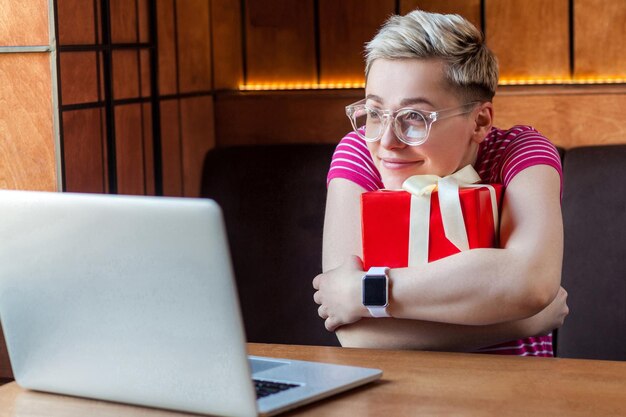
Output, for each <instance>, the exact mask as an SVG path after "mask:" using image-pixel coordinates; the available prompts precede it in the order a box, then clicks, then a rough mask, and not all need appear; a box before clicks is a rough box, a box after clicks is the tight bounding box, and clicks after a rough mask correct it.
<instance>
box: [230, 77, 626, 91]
mask: <svg viewBox="0 0 626 417" xmlns="http://www.w3.org/2000/svg"><path fill="white" fill-rule="evenodd" d="M586 84H594V85H596V84H626V78H617V77H612V78H573V79H572V78H528V79H523V78H520V79H502V80H500V81H499V82H498V85H586ZM352 88H365V83H364V82H337V83H321V84H316V83H276V82H274V83H258V84H241V85H239V90H241V91H279V90H341V89H352Z"/></svg>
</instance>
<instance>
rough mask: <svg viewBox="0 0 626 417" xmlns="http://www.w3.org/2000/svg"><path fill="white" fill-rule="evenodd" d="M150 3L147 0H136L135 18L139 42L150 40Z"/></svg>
mask: <svg viewBox="0 0 626 417" xmlns="http://www.w3.org/2000/svg"><path fill="white" fill-rule="evenodd" d="M149 17H150V4H149V1H148V0H137V20H138V21H139V42H141V43H146V42H150V19H149Z"/></svg>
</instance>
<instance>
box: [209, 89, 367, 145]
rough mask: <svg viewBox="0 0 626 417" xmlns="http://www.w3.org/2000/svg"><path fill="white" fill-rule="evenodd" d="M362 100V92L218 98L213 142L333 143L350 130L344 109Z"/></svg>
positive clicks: (256, 94) (243, 95)
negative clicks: (214, 139)
mask: <svg viewBox="0 0 626 417" xmlns="http://www.w3.org/2000/svg"><path fill="white" fill-rule="evenodd" d="M363 97H364V93H363V90H345V91H337V92H334V91H330V92H328V91H325V92H322V91H317V92H315V91H311V92H285V93H278V92H274V93H272V92H270V93H239V94H223V95H218V96H217V97H216V102H215V118H216V119H215V123H216V126H215V130H216V138H217V143H218V145H219V146H229V145H244V144H266V143H337V142H339V140H340V139H341V138H342V137H343V136H344V135H345V134H346V133H347V132H349V131H350V130H351V129H352V128H351V127H350V122H349V120H348V118H347V117H346V115H345V110H344V108H345V106H346V105H348V104H351V103H353V102H355V101H357V100H359V99H361V98H363Z"/></svg>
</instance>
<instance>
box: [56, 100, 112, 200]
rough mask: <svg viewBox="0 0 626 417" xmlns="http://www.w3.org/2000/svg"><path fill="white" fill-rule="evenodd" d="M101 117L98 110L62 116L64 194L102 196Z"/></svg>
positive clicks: (101, 111)
mask: <svg viewBox="0 0 626 417" xmlns="http://www.w3.org/2000/svg"><path fill="white" fill-rule="evenodd" d="M103 115H104V110H102V109H98V108H96V109H85V110H75V111H65V112H63V115H62V121H63V160H64V162H65V169H64V178H65V191H71V192H85V193H103V192H104V190H105V188H104V187H105V186H104V184H105V182H106V181H105V177H104V167H105V165H106V159H105V157H104V148H105V143H104V137H103V136H102V135H101V132H102V130H101V126H102V124H103V120H102V119H103Z"/></svg>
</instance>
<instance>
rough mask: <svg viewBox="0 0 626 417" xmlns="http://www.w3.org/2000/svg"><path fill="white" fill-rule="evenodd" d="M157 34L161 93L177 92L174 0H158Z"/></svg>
mask: <svg viewBox="0 0 626 417" xmlns="http://www.w3.org/2000/svg"><path fill="white" fill-rule="evenodd" d="M156 5H157V24H158V27H157V36H158V38H159V51H158V53H159V71H158V73H159V93H161V94H163V95H166V94H175V93H177V92H178V90H177V78H178V72H177V69H176V67H177V64H176V29H175V25H174V0H157V2H156Z"/></svg>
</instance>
